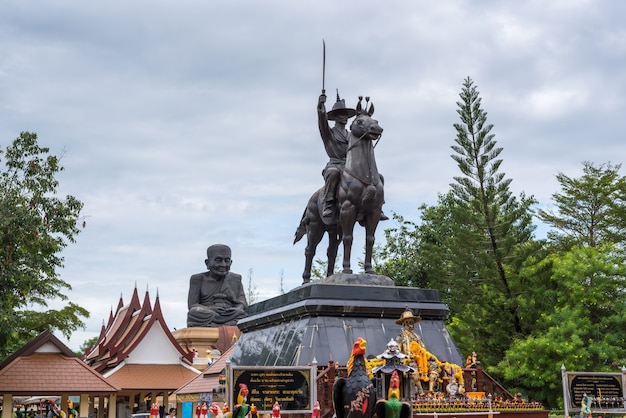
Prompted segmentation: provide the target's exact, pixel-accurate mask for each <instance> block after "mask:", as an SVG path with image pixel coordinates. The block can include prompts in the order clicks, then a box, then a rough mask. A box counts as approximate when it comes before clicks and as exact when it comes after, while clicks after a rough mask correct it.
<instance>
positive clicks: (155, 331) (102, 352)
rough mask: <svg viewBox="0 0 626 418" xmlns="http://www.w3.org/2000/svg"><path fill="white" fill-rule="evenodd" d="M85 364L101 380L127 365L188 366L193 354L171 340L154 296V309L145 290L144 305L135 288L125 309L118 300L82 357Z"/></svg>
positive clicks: (171, 336)
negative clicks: (114, 308)
mask: <svg viewBox="0 0 626 418" xmlns="http://www.w3.org/2000/svg"><path fill="white" fill-rule="evenodd" d="M84 360H85V361H86V362H87V364H89V365H90V366H92V367H93V368H94V369H95V370H97V371H98V372H100V373H102V374H103V375H104V376H112V374H113V373H116V370H118V369H119V367H121V366H123V365H128V364H155V365H158V364H161V365H163V364H169V365H171V364H179V365H181V366H187V365H189V367H190V368H192V367H191V366H190V365H191V363H192V362H193V353H190V352H188V351H186V350H184V349H183V348H182V347H181V346H180V344H179V343H178V341H176V339H175V338H174V336H173V335H172V333H171V332H170V330H169V329H168V327H167V324H166V323H165V320H164V319H163V313H162V311H161V303H160V301H159V295H158V293H157V296H156V299H155V301H154V308H152V306H151V304H150V295H149V292H148V291H147V290H146V294H145V296H144V300H143V303H141V302H140V300H139V295H138V293H137V287H135V289H134V290H133V294H132V296H131V299H130V302H129V303H128V305H125V304H124V302H123V299H122V296H120V300H119V302H118V304H117V309H116V310H115V312H113V310H111V314H110V315H109V321H108V323H107V324H106V325H105V324H103V325H102V329H101V330H100V336H99V337H98V340H97V341H96V343H95V344H94V345H93V347H91V348H90V349H89V350H88V351H87V352H86V354H85V356H84Z"/></svg>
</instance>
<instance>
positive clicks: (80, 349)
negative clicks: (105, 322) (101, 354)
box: [75, 337, 98, 357]
mask: <svg viewBox="0 0 626 418" xmlns="http://www.w3.org/2000/svg"><path fill="white" fill-rule="evenodd" d="M97 342H98V337H91V338H90V339H88V340H87V341H85V342H83V343H82V344H81V345H80V347H78V351H75V353H76V355H77V356H78V357H81V356H82V355H83V354H85V353H86V352H87V350H89V349H90V348H91V347H93V345H94V344H95V343H97Z"/></svg>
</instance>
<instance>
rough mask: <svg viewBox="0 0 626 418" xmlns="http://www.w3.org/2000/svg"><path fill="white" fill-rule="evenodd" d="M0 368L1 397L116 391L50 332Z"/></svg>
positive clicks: (32, 341)
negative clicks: (4, 394) (6, 394)
mask: <svg viewBox="0 0 626 418" xmlns="http://www.w3.org/2000/svg"><path fill="white" fill-rule="evenodd" d="M38 349H41V350H40V351H37V350H38ZM0 367H1V368H0V393H11V394H13V395H16V396H29V395H33V394H39V395H58V394H59V393H69V394H72V393H76V394H80V393H101V394H104V393H115V392H117V391H119V388H118V387H116V386H115V384H112V383H109V382H108V381H106V380H105V379H104V378H103V377H102V376H101V375H100V374H98V373H97V372H96V371H95V370H93V369H92V368H91V367H89V366H88V365H87V364H85V363H84V362H83V361H82V360H80V359H79V358H78V357H76V355H75V354H74V353H72V351H71V350H70V349H69V348H68V347H67V346H65V345H64V344H63V343H62V342H61V341H60V340H59V339H58V338H56V337H55V336H54V335H53V334H52V333H51V332H49V331H44V332H42V333H41V334H39V335H38V336H37V337H35V338H34V339H32V340H31V341H30V342H29V343H27V344H26V345H25V346H24V347H22V348H21V349H20V350H18V351H16V352H15V353H14V354H13V355H12V356H10V357H9V358H7V359H6V360H5V361H4V362H3V363H2V364H0Z"/></svg>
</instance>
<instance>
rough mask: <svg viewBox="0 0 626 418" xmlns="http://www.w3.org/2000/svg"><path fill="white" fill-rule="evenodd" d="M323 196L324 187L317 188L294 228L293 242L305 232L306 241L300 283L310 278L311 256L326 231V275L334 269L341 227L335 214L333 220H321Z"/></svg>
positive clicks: (330, 273)
mask: <svg viewBox="0 0 626 418" xmlns="http://www.w3.org/2000/svg"><path fill="white" fill-rule="evenodd" d="M323 196H324V189H323V188H321V189H319V190H317V191H316V192H315V193H313V195H312V196H311V198H310V199H309V202H308V203H307V205H306V208H305V209H304V213H303V214H302V219H301V220H300V225H298V229H296V234H295V238H294V240H293V243H294V244H295V243H296V242H298V241H300V239H302V237H303V236H304V235H305V234H306V237H307V242H306V248H305V249H304V257H305V262H304V272H303V273H302V283H308V282H309V281H310V280H311V266H312V265H313V257H315V250H316V249H317V246H318V244H319V243H320V241H322V238H323V237H324V233H328V249H327V250H326V256H327V261H328V268H327V269H326V277H328V276H332V275H333V274H334V272H335V271H334V270H335V260H336V259H337V249H338V248H339V241H340V240H341V228H340V227H339V224H338V219H337V217H336V216H335V219H334V222H332V223H330V224H328V225H327V224H325V223H324V221H323V220H322V208H323V207H324V206H323V204H322V201H321V199H322V198H323Z"/></svg>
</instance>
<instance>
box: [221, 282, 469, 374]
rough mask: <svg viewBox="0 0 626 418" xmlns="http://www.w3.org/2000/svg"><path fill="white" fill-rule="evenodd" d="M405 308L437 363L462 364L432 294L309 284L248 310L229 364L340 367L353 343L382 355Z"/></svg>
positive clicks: (404, 289)
mask: <svg viewBox="0 0 626 418" xmlns="http://www.w3.org/2000/svg"><path fill="white" fill-rule="evenodd" d="M406 308H409V309H412V310H413V312H414V314H416V315H419V316H421V318H422V320H421V321H420V322H418V323H416V324H415V327H414V328H415V331H416V332H417V333H418V334H419V335H420V336H421V337H422V341H424V344H425V346H426V349H427V350H428V351H430V352H431V353H433V354H434V355H436V356H437V358H438V359H439V360H441V361H449V362H451V363H456V364H463V363H462V358H461V355H460V354H459V351H458V349H457V347H456V346H455V344H454V341H452V338H451V337H450V335H449V334H448V331H447V330H446V328H445V326H444V319H445V318H446V316H447V314H448V308H447V306H446V305H444V304H443V303H442V302H441V300H440V299H439V293H438V291H437V290H432V289H417V288H411V287H396V286H370V285H356V284H354V285H343V284H326V283H319V282H312V283H308V284H306V285H303V286H301V287H298V288H296V289H293V290H291V291H290V292H288V293H286V294H284V295H281V296H277V297H275V298H272V299H268V300H265V301H262V302H259V303H256V304H254V305H251V306H250V307H249V309H248V313H249V315H248V316H247V317H246V318H244V319H241V320H240V321H239V322H238V323H237V326H238V327H239V329H240V330H241V332H242V335H241V337H240V339H239V342H238V344H237V346H236V347H235V349H234V351H233V353H232V356H231V358H230V360H231V363H232V364H233V365H235V366H305V365H307V364H310V363H312V362H313V360H314V359H315V360H316V361H317V362H318V363H319V364H326V363H327V362H328V361H333V362H335V361H336V362H338V363H339V364H340V365H345V364H346V362H347V361H348V358H349V357H350V351H351V349H352V345H353V344H354V341H355V340H356V339H357V338H358V337H362V338H364V339H365V340H367V355H368V356H369V355H370V354H371V355H374V356H376V355H378V354H381V353H383V352H384V351H385V349H386V348H387V343H388V342H389V340H390V339H392V338H394V339H395V338H396V337H397V336H398V334H400V332H401V331H402V326H401V325H398V324H396V322H395V321H396V320H397V319H398V318H400V315H401V314H402V312H404V311H405V310H406Z"/></svg>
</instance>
